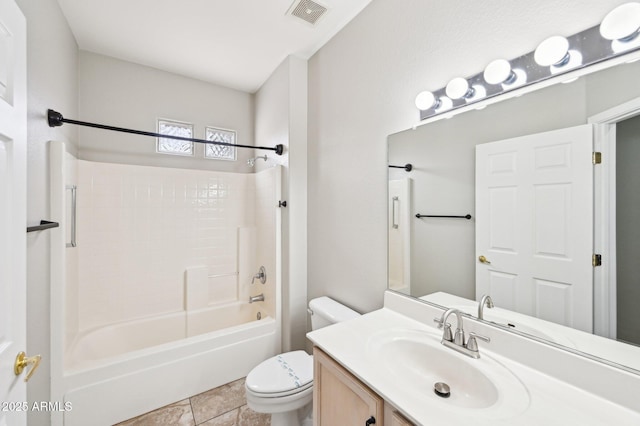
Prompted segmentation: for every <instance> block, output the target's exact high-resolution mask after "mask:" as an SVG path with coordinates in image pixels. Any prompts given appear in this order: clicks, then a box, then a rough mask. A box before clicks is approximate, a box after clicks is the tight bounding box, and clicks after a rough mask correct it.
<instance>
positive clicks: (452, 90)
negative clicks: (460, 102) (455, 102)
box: [445, 77, 473, 99]
mask: <svg viewBox="0 0 640 426" xmlns="http://www.w3.org/2000/svg"><path fill="white" fill-rule="evenodd" d="M445 92H446V93H447V96H448V97H450V98H451V99H460V98H464V97H467V96H471V95H473V89H471V90H470V89H469V82H468V81H467V80H466V79H464V78H462V77H456V78H454V79H453V80H451V81H450V82H449V83H448V84H447V87H446V88H445Z"/></svg>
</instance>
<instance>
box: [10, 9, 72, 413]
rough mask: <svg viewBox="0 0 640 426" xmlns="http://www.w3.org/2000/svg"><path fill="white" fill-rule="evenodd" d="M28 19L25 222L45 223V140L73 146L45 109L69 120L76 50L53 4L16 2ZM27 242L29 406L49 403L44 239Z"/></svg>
mask: <svg viewBox="0 0 640 426" xmlns="http://www.w3.org/2000/svg"><path fill="white" fill-rule="evenodd" d="M17 3H18V5H19V6H20V8H21V9H22V12H23V13H24V15H25V16H26V18H27V96H28V98H27V102H28V106H27V107H28V112H27V114H28V116H27V120H28V124H27V126H28V127H27V138H28V141H27V142H28V158H27V223H28V224H29V225H32V224H35V223H39V222H40V220H41V219H48V217H49V214H50V209H49V168H48V146H47V143H48V141H50V140H59V141H63V142H68V143H69V144H70V145H71V146H73V144H75V142H76V141H77V133H76V129H74V128H73V127H72V126H66V127H58V128H50V127H49V126H48V124H47V121H46V111H47V109H48V108H52V109H57V110H58V111H64V112H65V113H66V114H69V115H70V116H73V115H76V114H77V112H78V86H77V81H78V73H77V64H78V47H77V45H76V42H75V39H74V38H73V35H72V34H71V31H70V30H69V27H68V25H67V22H66V20H65V18H64V16H63V15H62V12H61V11H60V8H59V6H58V3H57V2H56V1H55V0H38V1H37V2H35V1H31V0H17ZM50 232H55V230H51V231H44V232H34V233H31V234H28V237H27V315H28V320H27V353H29V354H41V355H42V357H43V362H42V365H41V366H40V371H38V374H36V375H34V376H33V378H32V379H31V380H30V381H29V386H28V387H27V392H28V399H29V401H49V400H50V397H49V395H50V393H49V385H50V383H49V376H50V373H51V372H50V368H49V365H48V360H49V359H50V344H49V338H50V327H49V297H50V292H49V286H50V282H51V274H50V262H49V258H50V250H49V235H50ZM49 414H50V413H47V412H30V413H29V418H28V422H29V425H30V426H39V425H49V424H50V421H49Z"/></svg>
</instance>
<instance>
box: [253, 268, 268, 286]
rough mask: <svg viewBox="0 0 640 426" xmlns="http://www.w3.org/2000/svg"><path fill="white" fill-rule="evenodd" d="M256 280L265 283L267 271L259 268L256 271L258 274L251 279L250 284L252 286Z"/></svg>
mask: <svg viewBox="0 0 640 426" xmlns="http://www.w3.org/2000/svg"><path fill="white" fill-rule="evenodd" d="M256 278H257V279H259V280H260V282H261V283H262V284H264V283H266V282H267V270H266V269H265V268H264V266H261V267H260V269H259V270H258V273H257V274H255V275H254V276H253V278H251V284H253V282H254V281H255V280H256Z"/></svg>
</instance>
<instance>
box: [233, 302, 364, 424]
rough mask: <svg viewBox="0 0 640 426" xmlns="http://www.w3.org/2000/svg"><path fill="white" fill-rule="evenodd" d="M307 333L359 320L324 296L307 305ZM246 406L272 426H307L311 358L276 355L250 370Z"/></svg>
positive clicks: (303, 354)
mask: <svg viewBox="0 0 640 426" xmlns="http://www.w3.org/2000/svg"><path fill="white" fill-rule="evenodd" d="M309 313H310V314H311V329H312V330H317V329H319V328H322V327H326V326H328V325H331V324H335V323H338V322H341V321H346V320H348V319H351V318H355V317H358V316H360V314H359V313H357V312H356V311H353V310H351V309H349V308H347V307H346V306H344V305H342V304H340V303H338V302H336V301H335V300H333V299H330V298H328V297H326V296H324V297H319V298H316V299H312V300H311V301H310V302H309ZM245 388H246V395H247V405H248V406H249V408H251V409H252V410H253V411H256V412H259V413H270V414H271V425H272V426H301V425H303V426H306V425H307V424H308V425H311V424H312V423H311V402H312V400H313V356H311V355H309V354H308V353H306V352H305V351H292V352H286V353H283V354H280V355H276V356H274V357H272V358H269V359H268V360H266V361H263V362H262V363H260V364H259V365H257V366H256V367H254V368H253V370H251V372H250V373H249V374H248V375H247V378H246V381H245Z"/></svg>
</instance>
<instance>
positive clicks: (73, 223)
mask: <svg viewBox="0 0 640 426" xmlns="http://www.w3.org/2000/svg"><path fill="white" fill-rule="evenodd" d="M65 189H66V190H69V191H71V242H69V243H67V247H76V246H77V245H78V242H77V240H76V220H77V214H76V211H77V207H78V204H77V197H76V192H77V189H78V187H77V186H76V185H67V186H66V187H65Z"/></svg>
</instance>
